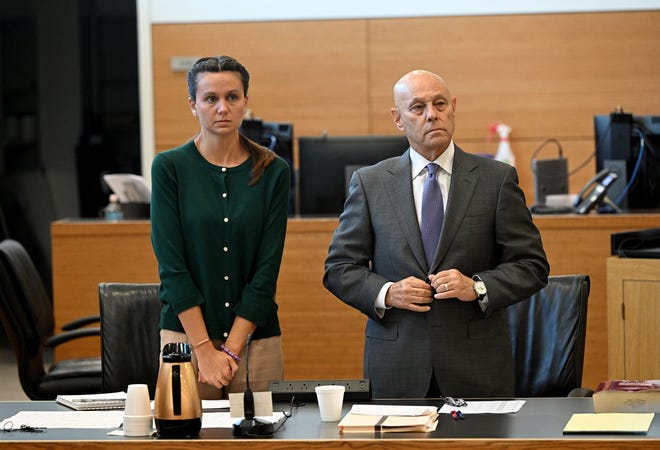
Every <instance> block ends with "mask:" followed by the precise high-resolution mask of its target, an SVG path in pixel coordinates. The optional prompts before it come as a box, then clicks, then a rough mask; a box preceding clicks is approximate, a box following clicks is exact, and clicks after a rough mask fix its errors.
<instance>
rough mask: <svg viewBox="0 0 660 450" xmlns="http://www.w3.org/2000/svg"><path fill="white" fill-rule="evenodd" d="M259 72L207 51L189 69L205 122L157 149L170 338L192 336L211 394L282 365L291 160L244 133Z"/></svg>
mask: <svg viewBox="0 0 660 450" xmlns="http://www.w3.org/2000/svg"><path fill="white" fill-rule="evenodd" d="M249 80H250V75H249V74H248V72H247V70H246V69H245V67H243V66H242V65H241V64H240V63H239V62H238V61H236V60H235V59H233V58H230V57H228V56H219V57H209V58H202V59H199V60H198V61H196V62H195V64H194V65H193V66H192V67H191V68H190V70H189V71H188V75H187V82H188V95H189V98H188V104H189V106H190V110H191V112H192V114H193V116H196V117H197V118H198V119H199V123H200V126H201V127H200V131H199V133H198V134H197V135H196V136H195V137H194V138H193V139H192V140H190V141H189V142H186V143H185V144H183V145H182V146H180V147H177V148H174V149H171V150H168V151H165V152H161V153H159V154H157V155H156V157H155V158H154V161H153V164H152V168H151V177H152V198H151V240H152V245H153V248H154V251H155V254H156V258H157V260H158V270H159V275H160V282H161V287H160V298H161V300H162V302H163V304H164V306H163V310H162V313H161V317H160V328H161V348H162V346H163V345H165V344H166V343H168V342H188V343H190V344H192V346H193V363H194V364H195V366H196V367H197V369H198V380H199V389H200V396H201V397H202V398H203V399H214V398H222V397H226V394H227V393H229V392H241V391H243V389H244V387H245V374H244V370H245V368H244V365H245V364H244V355H245V351H246V349H245V347H246V341H247V337H248V335H252V343H251V344H250V357H249V358H250V387H251V388H252V389H253V390H255V391H261V390H266V389H267V388H268V381H269V380H276V379H281V378H282V375H283V363H282V346H281V341H280V326H279V321H278V318H277V304H276V303H275V287H276V282H277V276H278V273H279V269H280V263H281V260H282V252H283V248H284V238H285V234H286V223H287V207H288V199H289V182H290V170H289V167H288V165H287V164H286V162H284V160H282V159H280V158H279V157H277V156H276V155H275V154H274V153H273V152H272V151H270V150H268V149H266V148H264V147H261V146H259V145H257V144H256V143H254V142H252V141H250V140H249V139H247V138H246V137H244V136H242V135H240V134H239V132H238V129H239V127H240V125H241V122H242V120H243V116H244V114H245V113H246V111H247V104H248V86H249Z"/></svg>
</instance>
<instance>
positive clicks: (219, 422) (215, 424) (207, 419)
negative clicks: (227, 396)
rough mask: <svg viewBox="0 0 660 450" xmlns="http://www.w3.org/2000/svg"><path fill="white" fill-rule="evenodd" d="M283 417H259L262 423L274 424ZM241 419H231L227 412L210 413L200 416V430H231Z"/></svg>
mask: <svg viewBox="0 0 660 450" xmlns="http://www.w3.org/2000/svg"><path fill="white" fill-rule="evenodd" d="M282 417H284V413H281V412H275V413H273V415H272V416H259V417H255V418H256V419H261V420H263V421H264V422H270V423H276V422H279V420H280V419H282ZM241 420H243V418H242V417H241V418H236V417H231V416H230V415H229V413H228V412H210V413H203V414H202V428H232V427H233V426H234V424H235V423H238V422H240V421H241Z"/></svg>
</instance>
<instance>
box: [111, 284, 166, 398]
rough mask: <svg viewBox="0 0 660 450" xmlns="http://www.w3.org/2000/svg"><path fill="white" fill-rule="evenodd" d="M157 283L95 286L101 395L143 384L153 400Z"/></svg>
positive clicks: (157, 352) (157, 338) (157, 359)
mask: <svg viewBox="0 0 660 450" xmlns="http://www.w3.org/2000/svg"><path fill="white" fill-rule="evenodd" d="M158 287H159V285H158V284H149V283H145V284H131V283H99V307H100V311H101V362H102V367H103V392H117V391H126V389H127V387H128V385H129V384H146V385H147V386H148V387H149V395H150V396H151V398H154V394H155V390H156V380H157V378H158V368H159V365H160V332H159V329H158V322H159V320H160V310H161V308H162V303H161V302H160V299H159V296H158Z"/></svg>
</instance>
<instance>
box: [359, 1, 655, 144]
mask: <svg viewBox="0 0 660 450" xmlns="http://www.w3.org/2000/svg"><path fill="white" fill-rule="evenodd" d="M659 21H660V11H644V12H623V13H588V14H538V15H512V16H469V17H446V18H418V19H387V20H373V21H371V22H370V24H369V37H370V53H369V54H370V77H369V89H370V111H371V116H370V120H371V131H372V132H373V133H374V134H378V133H384V132H391V130H392V125H391V121H387V120H383V119H382V116H383V111H384V110H386V109H387V108H388V107H390V106H391V103H392V94H391V88H392V84H393V83H394V82H395V81H396V80H397V79H398V78H399V77H400V76H401V75H402V74H403V73H405V72H407V71H409V70H411V69H415V68H427V69H429V70H432V71H436V72H438V73H440V74H442V75H443V76H444V77H445V78H446V80H447V82H448V84H449V85H450V87H451V88H452V90H453V93H454V94H455V95H456V96H457V98H458V106H457V114H458V118H457V131H456V135H457V141H459V142H460V141H462V140H466V139H485V137H486V135H487V126H488V124H489V123H491V122H495V121H501V122H504V123H506V124H508V125H510V126H511V127H512V128H513V134H512V138H514V139H515V138H517V139H538V140H539V142H540V141H542V140H543V138H545V137H556V138H559V139H564V138H575V137H579V138H584V139H587V140H592V138H593V115H594V114H608V113H609V112H610V111H611V110H612V109H613V107H614V106H615V105H623V107H624V108H625V109H626V110H627V111H630V112H633V113H634V114H657V113H658V106H659V105H658V98H660V82H659V81H658V76H657V74H658V72H659V71H660V27H658V22H659ZM592 145H593V144H592Z"/></svg>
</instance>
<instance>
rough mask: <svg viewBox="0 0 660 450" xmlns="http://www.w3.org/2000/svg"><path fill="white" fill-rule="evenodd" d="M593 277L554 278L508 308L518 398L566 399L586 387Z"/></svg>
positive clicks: (559, 276)
mask: <svg viewBox="0 0 660 450" xmlns="http://www.w3.org/2000/svg"><path fill="white" fill-rule="evenodd" d="M589 283H590V282H589V276H588V275H584V274H578V275H557V276H550V277H549V279H548V285H547V286H546V287H544V288H543V289H541V290H540V291H539V292H537V293H536V294H534V295H533V296H532V297H530V298H529V299H528V300H526V301H523V302H520V303H517V304H515V305H513V306H511V307H509V308H507V310H508V311H507V314H508V320H509V326H510V329H511V341H512V345H513V357H514V362H515V372H516V387H515V394H516V397H565V396H567V395H568V394H569V393H570V391H571V390H572V389H574V388H579V387H581V383H582V368H583V363H584V344H585V335H586V329H587V300H588V298H589V289H590V284H589Z"/></svg>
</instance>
